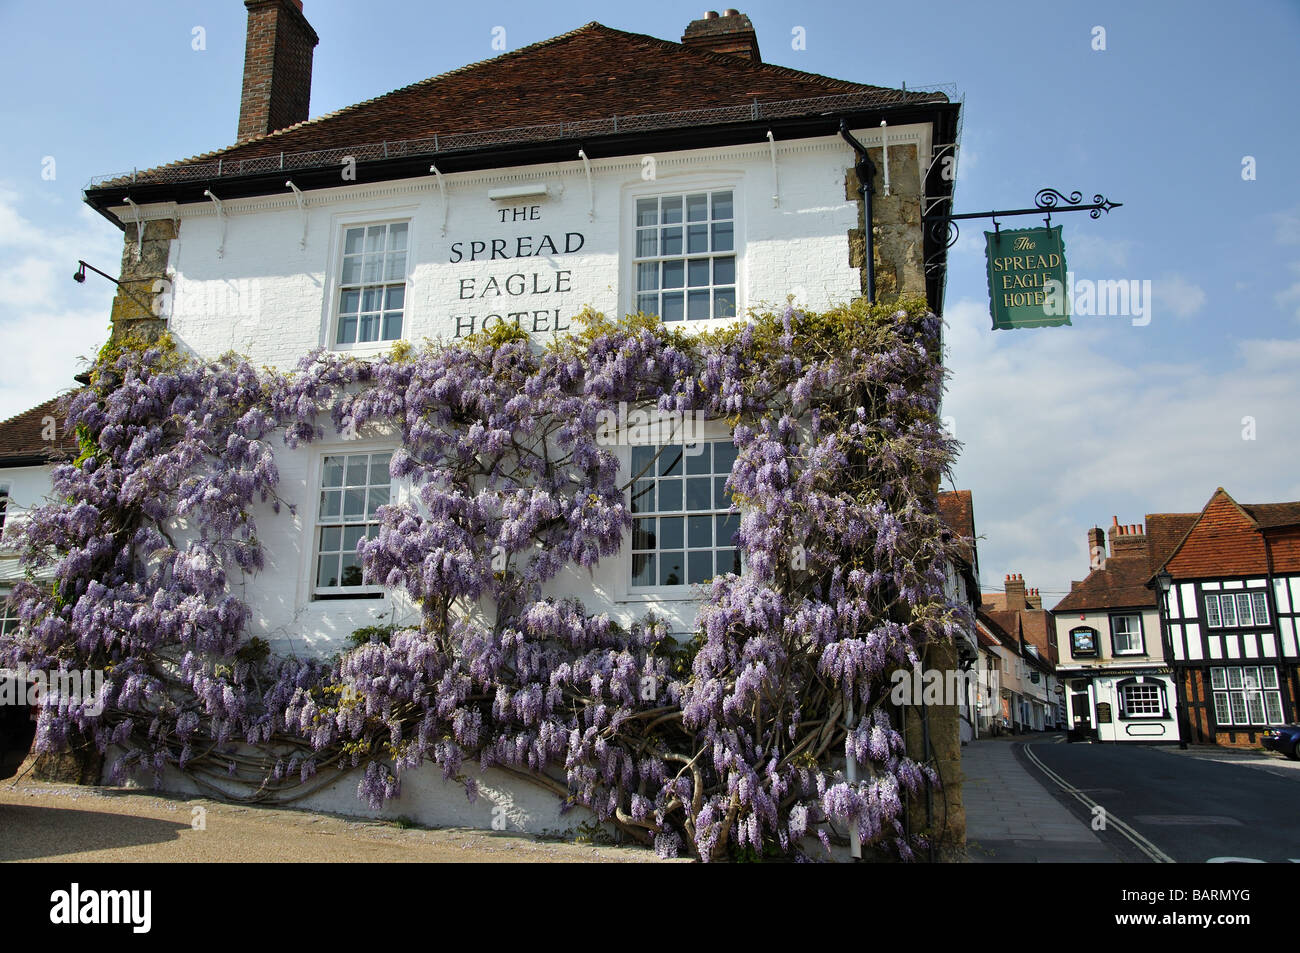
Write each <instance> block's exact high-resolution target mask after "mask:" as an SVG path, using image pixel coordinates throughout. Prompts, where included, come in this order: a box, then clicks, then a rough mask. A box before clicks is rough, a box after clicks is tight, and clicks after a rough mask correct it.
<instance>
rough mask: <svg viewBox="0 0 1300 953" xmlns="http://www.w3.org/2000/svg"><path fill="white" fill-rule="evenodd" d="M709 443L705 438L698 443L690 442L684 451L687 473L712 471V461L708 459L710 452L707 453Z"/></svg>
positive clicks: (710, 455)
mask: <svg viewBox="0 0 1300 953" xmlns="http://www.w3.org/2000/svg"><path fill="white" fill-rule="evenodd" d="M710 446H711V445H710V443H709V442H708V441H707V440H705V441H701V442H700V443H695V444H691V445H690V446H689V447H688V448H687V453H686V472H687V473H712V472H713V465H712V464H713V461H712V460H711V459H710V458H711V457H712V454H710V453H709V447H710Z"/></svg>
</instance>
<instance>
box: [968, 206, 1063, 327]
mask: <svg viewBox="0 0 1300 953" xmlns="http://www.w3.org/2000/svg"><path fill="white" fill-rule="evenodd" d="M984 240H985V245H986V247H985V257H986V258H987V260H988V274H989V313H990V314H991V315H992V316H993V329H994V330H997V329H999V328H1002V329H1004V330H1005V329H1010V328H1046V327H1054V326H1056V325H1060V324H1069V323H1070V309H1069V301H1068V300H1065V307H1064V308H1060V307H1059V299H1061V298H1062V297H1063V296H1062V295H1061V293H1060V291H1059V290H1058V292H1057V295H1058V303H1057V307H1054V308H1053V309H1052V312H1051V313H1049V312H1048V310H1047V309H1046V307H1045V304H1046V302H1047V298H1048V291H1049V285H1048V282H1051V281H1056V282H1060V285H1059V286H1058V288H1064V287H1065V285H1066V279H1065V243H1064V241H1062V239H1061V226H1060V225H1057V226H1055V227H1054V228H1019V229H1005V228H1004V229H1000V230H999V231H995V232H985V233H984Z"/></svg>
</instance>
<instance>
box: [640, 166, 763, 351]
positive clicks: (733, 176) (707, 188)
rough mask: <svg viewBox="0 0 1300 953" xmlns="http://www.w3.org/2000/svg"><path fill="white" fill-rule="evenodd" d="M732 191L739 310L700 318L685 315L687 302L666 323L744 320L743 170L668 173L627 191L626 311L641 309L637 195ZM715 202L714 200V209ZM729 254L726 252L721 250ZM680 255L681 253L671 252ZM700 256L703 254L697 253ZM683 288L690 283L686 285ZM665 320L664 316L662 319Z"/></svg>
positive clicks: (699, 324) (711, 324) (681, 324)
mask: <svg viewBox="0 0 1300 953" xmlns="http://www.w3.org/2000/svg"><path fill="white" fill-rule="evenodd" d="M719 191H730V192H731V203H732V204H731V208H732V219H731V221H732V229H733V231H732V254H733V255H734V257H735V259H736V286H735V287H736V305H735V314H734V315H733V316H732V317H729V318H712V317H711V318H703V319H701V318H696V319H691V318H688V317H685V313H686V311H688V310H689V304H684V305H683V307H684V309H685V310H684V311H683V318H682V320H681V321H666V322H664V325H665V326H666V327H678V328H685V329H690V328H701V327H715V326H721V325H726V324H730V323H732V322H734V321H742V320H744V315H745V309H746V307H747V306H748V304H747V296H746V293H745V244H746V243H745V190H744V174H743V173H742V172H740V171H735V172H729V171H718V172H714V173H710V174H708V175H698V174H695V175H683V176H672V175H668V176H664V175H660V176H659V177H658V178H657V179H655V180H653V181H651V182H647V183H639V184H637V185H635V186H630V187H628V188H627V189H626V191H625V192H624V197H623V224H622V228H621V230H620V232H621V234H620V239H619V247H620V256H619V258H620V261H622V262H625V263H626V264H625V265H623V266H622V267H621V268H620V272H621V274H620V285H621V291H620V294H619V301H620V307H621V310H622V313H624V314H636V313H637V310H638V308H637V287H636V285H637V264H638V259H637V254H636V249H637V246H636V228H637V226H636V203H637V199H644V198H651V197H661V196H675V195H681V196H686V195H688V194H691V193H696V192H709V193H712V192H719ZM711 210H712V204H711V203H710V211H711ZM684 219H685V212H684V210H683V223H682V225H683V228H685V226H686V225H687V224H688V223H687V222H685V220H684ZM685 242H686V236H685V232H683V237H682V247H683V249H685V247H686V245H685ZM721 255H722V256H725V255H726V253H725V252H723V253H721ZM662 257H663V256H655V260H662ZM670 257H673V258H675V257H677V256H670ZM681 257H682V258H683V259H686V258H689V257H691V256H690V255H688V254H687V253H686V252H685V251H684V250H683V252H682V255H681ZM696 257H699V256H696ZM708 257H709V258H710V260H712V258H714V257H715V254H714V253H713V252H709V253H708ZM713 287H714V285H713V284H712V274H710V285H709V288H710V289H712V288H713ZM682 290H683V291H686V287H685V286H683V289H682ZM660 320H662V318H661V319H660Z"/></svg>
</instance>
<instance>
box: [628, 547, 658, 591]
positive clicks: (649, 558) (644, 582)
mask: <svg viewBox="0 0 1300 953" xmlns="http://www.w3.org/2000/svg"><path fill="white" fill-rule="evenodd" d="M656 578H657V576H656V574H655V555H654V553H634V554H633V555H632V585H634V586H653V585H654V584H655V579H656Z"/></svg>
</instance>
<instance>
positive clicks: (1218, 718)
mask: <svg viewBox="0 0 1300 953" xmlns="http://www.w3.org/2000/svg"><path fill="white" fill-rule="evenodd" d="M1214 720H1215V722H1216V723H1217V724H1220V725H1230V724H1232V713H1231V711H1229V709H1228V693H1227V692H1215V693H1214Z"/></svg>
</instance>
